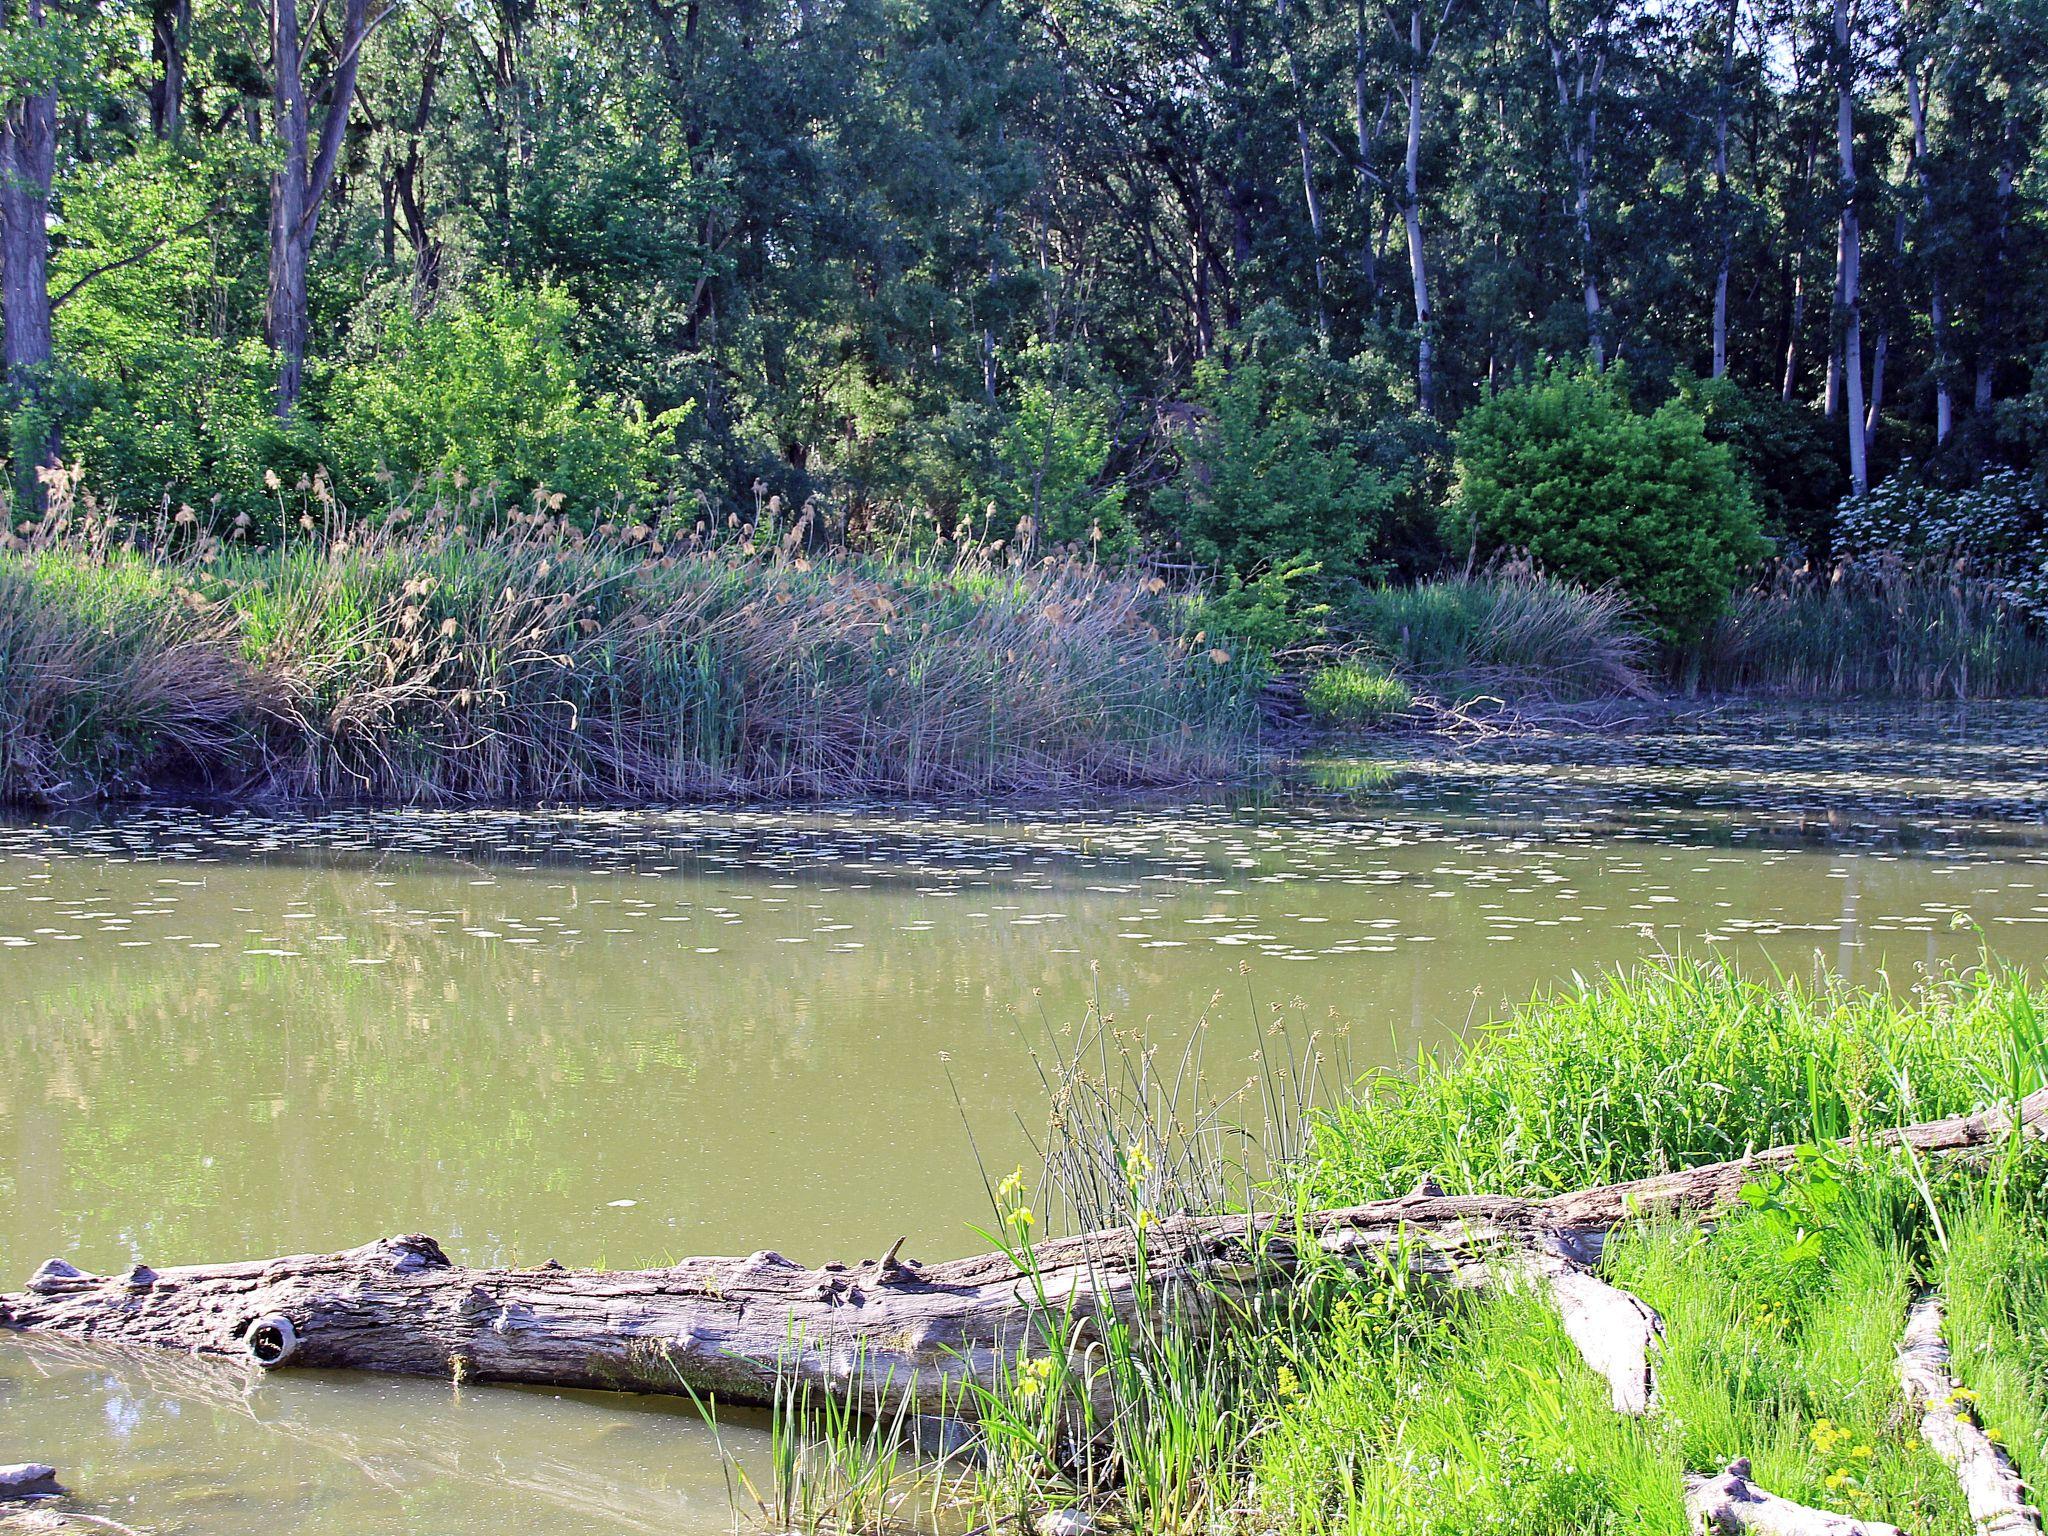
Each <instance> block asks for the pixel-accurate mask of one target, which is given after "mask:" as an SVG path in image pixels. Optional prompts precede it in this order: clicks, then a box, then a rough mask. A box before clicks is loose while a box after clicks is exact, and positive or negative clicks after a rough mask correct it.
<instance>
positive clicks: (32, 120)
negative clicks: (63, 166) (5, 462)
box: [0, 0, 57, 501]
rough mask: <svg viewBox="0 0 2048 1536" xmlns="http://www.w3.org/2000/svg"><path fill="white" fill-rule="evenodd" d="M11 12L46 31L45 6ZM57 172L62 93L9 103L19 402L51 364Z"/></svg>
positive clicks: (3, 230) (23, 468) (6, 241)
mask: <svg viewBox="0 0 2048 1536" xmlns="http://www.w3.org/2000/svg"><path fill="white" fill-rule="evenodd" d="M25 9H26V13H25V15H24V13H23V6H22V4H21V0H14V3H13V4H11V5H8V6H6V8H5V10H4V12H0V15H4V16H5V19H6V22H7V24H8V26H9V27H10V29H11V28H14V27H18V26H20V25H21V24H22V22H23V21H24V20H25V21H26V22H27V27H28V29H29V30H31V31H35V32H40V31H41V30H42V28H43V5H42V0H27V5H26V8H25ZM56 171H57V93H56V91H55V89H54V88H52V89H49V90H43V91H36V92H32V93H29V94H25V95H22V96H18V97H16V98H15V99H13V100H12V101H9V102H8V103H6V116H5V119H4V120H0V320H4V323H5V327H6V336H5V359H6V373H7V388H8V392H9V393H10V394H11V395H13V396H14V397H15V399H16V400H18V401H25V400H29V399H32V398H34V397H35V395H36V394H37V393H38V391H40V390H41V388H42V387H43V382H44V375H45V374H46V373H47V372H48V370H49V366H50V356H51V351H50V278H49V269H50V230H49V214H50V182H51V180H52V178H53V177H54V176H55V175H56ZM54 441H55V439H54V436H53V437H52V439H51V440H50V441H49V442H46V443H45V444H44V445H43V447H42V449H41V451H39V452H38V454H37V461H38V464H40V463H43V462H47V460H48V458H49V457H50V455H51V454H52V453H54V451H55V449H54ZM36 467H37V466H36V465H28V464H23V465H17V466H16V471H17V474H18V475H19V476H20V485H19V488H18V489H19V491H20V493H21V494H22V496H23V497H24V498H25V500H27V501H33V500H35V497H36V481H35V478H34V470H35V468H36Z"/></svg>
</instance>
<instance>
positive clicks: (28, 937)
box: [0, 709, 2048, 1536]
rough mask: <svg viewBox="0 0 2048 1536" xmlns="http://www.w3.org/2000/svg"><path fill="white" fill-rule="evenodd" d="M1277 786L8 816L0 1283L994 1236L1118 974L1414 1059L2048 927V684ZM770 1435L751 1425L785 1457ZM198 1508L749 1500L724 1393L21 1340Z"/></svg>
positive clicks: (104, 1506) (249, 1522) (316, 1514)
mask: <svg viewBox="0 0 2048 1536" xmlns="http://www.w3.org/2000/svg"><path fill="white" fill-rule="evenodd" d="M1307 777H1308V780H1309V784H1308V787H1306V788H1301V789H1297V790H1294V791H1291V792H1288V793H1284V794H1277V795H1272V796H1268V797H1266V798H1265V799H1264V800H1263V801H1262V802H1260V803H1254V804H1238V805H1231V804H1226V803H1220V802H1219V803H1205V804H1197V805H1179V806H1157V805H1155V806H1141V807H1124V808H1118V809H1110V810H1103V811H1091V810H1085V809H1082V810H1077V809H1071V808H1062V809H1059V810H1057V811H1052V812H1048V811H1042V810H1041V811H1020V812H1009V813H997V812H975V813H964V812H953V813H921V814H915V815H906V814H904V813H902V812H900V811H894V812H892V811H875V812H854V811H849V812H845V813H835V814H793V813H790V812H785V811H765V810H764V811H743V812H731V811H677V812H662V813H644V814H609V813H607V814H602V815H591V814H548V813H525V814H509V813H479V814H463V815H457V814H441V813H405V812H386V813H373V812H351V813H342V814H334V815H325V816H318V817H308V818H275V819H273V818H266V817H257V816H241V815H232V816H219V815H207V814H202V813H197V812H188V811H161V810H157V811H150V812H147V813H137V814H131V815H126V816H122V817H118V818H114V819H111V820H108V821H103V822H98V823H93V824H85V825H76V826H65V825H58V824H49V823H45V824H17V825H14V826H10V827H0V1021H4V1022H0V1277H4V1279H5V1282H6V1283H7V1284H9V1285H13V1284H18V1283H19V1282H20V1280H22V1279H24V1278H26V1276H27V1274H28V1272H29V1271H30V1270H31V1269H32V1268H33V1267H34V1266H35V1265H36V1264H37V1263H38V1262H40V1261H41V1260H42V1259H43V1258H45V1257H47V1256H49V1255H51V1254H55V1253H61V1254H64V1255H67V1256H69V1257H71V1258H73V1259H74V1260H75V1261H77V1262H80V1263H83V1264H85V1265H86V1266H87V1267H92V1268H100V1269H106V1268H110V1267H118V1266H123V1265H126V1264H127V1263H130V1262H132V1261H135V1260H138V1259H143V1260H147V1261H149V1262H151V1263H154V1264H170V1263H179V1262H190V1261H197V1260H207V1259H223V1258H231V1257H242V1256H251V1255H258V1254H268V1253H273V1252H292V1251H304V1250H307V1249H318V1248H328V1247H338V1246H347V1245H352V1244H355V1243H358V1242H362V1241H365V1240H367V1239H369V1238H371V1237H374V1236H377V1235H379V1234H381V1233H386V1232H390V1231H396V1230H407V1231H424V1232H428V1233H431V1234H433V1235H435V1236H437V1237H439V1238H440V1239H441V1240H442V1242H443V1243H444V1245H445V1246H446V1247H447V1248H448V1250H449V1251H450V1253H451V1254H453V1255H455V1256H456V1257H458V1258H459V1259H461V1260H465V1261H470V1262H478V1263H486V1262H521V1263H534V1262H538V1261H540V1260H541V1259H543V1258H547V1257H550V1256H552V1257H555V1258H558V1259H560V1260H562V1261H563V1262H565V1263H570V1264H608V1265H614V1266H629V1265H644V1264H656V1263H661V1262H663V1261H665V1260H667V1259H668V1258H670V1257H672V1256H676V1255H681V1254H685V1253H696V1252H724V1253H745V1252H748V1251H750V1250H752V1249H755V1248H760V1247H767V1246H773V1247H777V1248H780V1249H783V1250H785V1251H787V1252H790V1253H792V1254H794V1255H796V1256H799V1257H802V1258H805V1259H807V1260H813V1261H815V1260H821V1259H824V1258H828V1257H842V1258H855V1257H859V1256H861V1255H864V1254H871V1253H874V1252H877V1251H879V1250H880V1249H881V1248H882V1247H884V1246H885V1245H886V1244H887V1243H888V1242H889V1241H890V1240H891V1239H893V1238H894V1237H895V1236H897V1235H898V1234H899V1233H906V1234H909V1235H910V1236H911V1238H912V1243H911V1251H912V1252H914V1253H917V1254H919V1255H920V1256H922V1257H926V1258H933V1257H940V1256H944V1255H946V1254H948V1253H956V1252H964V1251H967V1250H969V1249H971V1248H974V1247H977V1246H981V1245H980V1244H979V1243H978V1241H977V1240H976V1238H975V1237H974V1236H973V1234H972V1232H971V1230H970V1227H971V1225H972V1224H974V1223H977V1222H981V1221H983V1220H984V1219H985V1212H986V1202H985V1197H984V1196H983V1195H982V1193H981V1185H980V1182H979V1177H978V1175H977V1173H976V1170H975V1165H974V1161H973V1158H972V1156H971V1155H970V1152H969V1147H968V1135H967V1130H966V1127H967V1126H972V1128H973V1131H974V1134H975V1136H976V1138H977V1139H978V1141H979V1143H980V1145H981V1148H982V1152H983V1154H984V1156H985V1157H986V1159H987V1160H988V1161H989V1162H990V1163H991V1164H994V1165H996V1166H998V1167H999V1168H1000V1169H1007V1167H1008V1166H1009V1164H1010V1163H1012V1162H1014V1161H1016V1160H1017V1158H1018V1156H1019V1155H1020V1149H1021V1147H1022V1145H1023V1134H1024V1132H1023V1129H1022V1128H1021V1127H1023V1126H1029V1127H1032V1128H1035V1127H1036V1125H1037V1124H1038V1123H1039V1120H1040V1117H1041V1113H1042V1106H1041V1100H1040V1091H1039V1087H1038V1079H1037V1076H1036V1074H1035V1073H1034V1072H1033V1070H1032V1068H1031V1064H1030V1059H1029V1055H1028V1050H1029V1047H1030V1045H1031V1044H1032V1042H1034V1041H1036V1040H1040V1039H1042V1038H1043V1032H1044V1030H1045V1029H1046V1028H1047V1027H1048V1026H1050V1027H1054V1028H1057V1027H1058V1026H1059V1025H1060V1024H1061V1023H1063V1022H1065V1021H1068V1020H1071V1019H1074V1018H1077V1017H1079V1016H1080V1015H1081V1014H1082V1012H1083V1011H1084V1010H1085V1009H1086V1007H1087V1006H1088V1004H1089V1001H1090V999H1091V998H1092V999H1096V1000H1098V1002H1099V1006H1100V1007H1102V1008H1103V1009H1104V1010H1106V1011H1108V1012H1110V1013H1112V1014H1114V1015H1115V1016H1116V1019H1117V1021H1118V1023H1119V1024H1121V1025H1125V1026H1136V1027H1142V1028H1143V1029H1144V1030H1145V1031H1146V1033H1147V1035H1148V1036H1149V1037H1150V1038H1152V1039H1154V1040H1158V1041H1161V1042H1163V1043H1169V1044H1175V1043H1178V1042H1179V1041H1181V1040H1183V1039H1184V1038H1185V1037H1186V1034H1187V1032H1188V1031H1189V1030H1190V1029H1192V1028H1193V1027H1195V1025H1196V1023H1197V1021H1200V1020H1204V1019H1206V1020H1207V1021H1208V1040H1207V1045H1206V1056H1207V1061H1208V1064H1209V1068H1210V1072H1211V1075H1212V1077H1213V1078H1214V1079H1215V1080H1216V1081H1218V1082H1227V1081H1231V1080H1234V1079H1235V1077H1236V1076H1238V1075H1240V1074H1243V1073H1245V1072H1247V1071H1249V1070H1250V1062H1251V1053H1252V1052H1253V1051H1254V1050H1255V1049H1257V1047H1258V1044H1259V1042H1260V1041H1261V1039H1262V1038H1265V1033H1264V1032H1265V1026H1266V1025H1267V1024H1268V1023H1269V1022H1270V1021H1271V1020H1272V1018H1273V1017H1274V1015H1275V1011H1276V1010H1277V1012H1278V1014H1279V1016H1280V1017H1281V1018H1283V1019H1285V1020H1288V1021H1290V1023H1291V1024H1292V1026H1293V1027H1294V1028H1295V1029H1296V1030H1297V1031H1298V1032H1301V1033H1306V1032H1307V1031H1308V1030H1309V1029H1311V1028H1321V1029H1325V1030H1343V1031H1345V1040H1344V1044H1343V1047H1342V1049H1343V1050H1344V1051H1345V1052H1347V1053H1348V1055H1349V1057H1350V1058H1351V1060H1352V1062H1353V1064H1354V1065H1357V1066H1364V1065H1368V1064H1371V1063H1373V1062H1378V1061H1388V1060H1392V1059H1395V1058H1397V1057H1403V1056H1408V1055H1412V1054H1413V1053H1414V1052H1415V1051H1416V1050H1418V1049H1422V1048H1425V1047H1427V1046H1429V1045H1431V1044H1433V1043H1437V1042H1441V1041H1442V1040H1444V1039H1445V1038H1447V1037H1448V1036H1450V1035H1452V1034H1454V1033H1455V1032H1456V1031H1458V1030H1459V1029H1461V1028H1462V1027H1464V1026H1465V1024H1466V1023H1467V1022H1468V1021H1469V1020H1470V1019H1471V1018H1472V1017H1474V1016H1475V1015H1480V1014H1484V1013H1485V1012H1487V1011H1489V1010H1491V1009H1493V1008H1495V1007H1497V1006H1499V1005H1500V1004H1502V1003H1503V1002H1506V1001H1511V1000H1513V999H1514V998H1516V997H1519V996H1522V995H1524V994H1526V993H1528V992H1529V991H1530V990H1531V989H1532V988H1535V987H1538V986H1541V985H1545V984H1549V983H1553V982H1557V981H1559V980H1562V979H1565V978H1568V977H1569V976H1570V975H1571V973H1573V972H1574V971H1579V972H1585V971H1591V970H1593V969H1595V968H1598V967H1600V966H1603V965H1608V964H1611V963H1616V962H1621V961H1624V960H1626V959H1628V958H1630V957H1632V956H1637V955H1641V954H1643V953H1645V952H1646V951H1650V950H1654V949H1656V948H1659V947H1674V946H1680V945H1683V946H1684V947H1687V948H1690V949H1694V950H1700V949H1709V948H1711V949H1719V950H1722V951H1725V952H1727V953H1730V954H1732V955H1735V956H1738V957H1740V958H1744V959H1749V960H1759V959H1764V958H1768V959H1770V960H1771V961H1773V962H1774V963H1777V964H1779V965H1782V966H1786V967H1791V968H1805V967H1809V966H1811V965H1812V964H1813V963H1815V960H1816V958H1818V960H1820V961H1824V962H1825V963H1827V964H1829V965H1832V966H1835V967H1837V968H1839V969H1841V970H1843V971H1846V972H1847V973H1849V974H1850V975H1852V976H1854V977H1856V978H1858V979H1862V980H1873V979H1875V978H1877V977H1878V976H1879V974H1880V973H1881V972H1884V971H1889V972H1890V973H1891V974H1893V975H1895V976H1899V975H1905V974H1907V973H1909V972H1910V971H1911V969H1912V967H1913V966H1915V965H1917V964H1922V963H1927V962H1930V961H1933V960H1936V959H1939V958H1941V957H1944V956H1951V955H1959V954H1966V953H1968V952H1969V951H1970V950H1971V949H1972V948H1973V946H1974V944H1975V942H1976V941H1975V939H1974V938H1973V937H1972V936H1971V935H1970V934H1969V933H1967V932H1959V931H1957V929H1956V928H1955V926H1954V923H1953V918H1954V915H1955V914H1956V913H1958V912H1966V913H1968V914H1970V916H1971V917H1972V918H1974V919H1975V921H1976V922H1977V923H1978V924H1979V925H1981V927H1982V930H1983V931H1984V933H1985V934H1986V935H1987V936H1988V938H1989V941H1990V942H1991V943H1992V944H1993V945H1994V946H1995V947H1996V948H1998V949H1999V950H2000V951H2001V952H2002V953H2004V954H2006V955H2008V956H2010V957H2012V958H2014V959H2019V960H2026V961H2029V962H2038V961H2039V960H2040V958H2041V957H2042V954H2043V950H2044V946H2048V827H2044V818H2048V715H2044V714H2043V713H2042V712H2040V711H2038V710H2025V709H2001V710H1992V711H1979V712H1977V713H1975V714H1973V715H1970V716H1960V717H1959V716H1953V715H1946V714H1938V713H1937V714H1931V715H1917V716H1910V717H1901V716H1892V715H1881V714H1857V713H1850V714H1833V715H1811V716H1806V717H1775V716H1773V717H1737V718H1734V719H1723V720H1718V721H1716V722H1713V723H1710V724H1709V725H1707V726H1706V727H1703V728H1680V729H1673V730H1667V731H1665V732H1661V733H1659V734H1657V735H1655V736H1651V737H1642V738H1635V739H1629V740H1623V739H1620V738H1611V737H1598V738H1579V739H1576V740H1567V741H1561V742H1556V743H1542V742H1537V743H1529V742H1521V743H1513V744H1509V743H1500V744H1494V745H1490V746H1489V745H1485V744H1481V745H1479V746H1475V747H1472V748H1470V749H1468V750H1465V751H1462V752H1458V753H1453V754H1447V755H1441V756H1436V757H1434V758H1433V760H1432V761H1430V762H1428V763H1426V764H1420V765H1417V764H1407V765H1397V766H1394V767H1392V768H1389V766H1388V765H1384V764H1366V765H1361V764H1359V763H1357V762H1333V763H1327V764H1322V765H1319V766H1318V767H1316V768H1315V769H1313V770H1312V771H1311V772H1310V773H1309V774H1308V776H1307ZM748 1440H749V1436H748V1434H747V1432H746V1431H744V1430H741V1431H739V1432H738V1433H737V1435H736V1442H737V1443H738V1444H739V1445H740V1446H741V1447H742V1449H746V1448H747V1446H748ZM29 1458H34V1459H39V1460H49V1461H54V1462H56V1463H58V1464H59V1465H60V1467H61V1468H62V1469H63V1470H64V1472H65V1474H66V1480H67V1481H68V1482H70V1483H71V1484H72V1485H73V1486H74V1487H76V1488H77V1489H79V1490H80V1491H81V1492H82V1493H83V1494H85V1495H86V1498H85V1503H84V1506H83V1507H86V1508H88V1509H96V1510H99V1511H101V1512H102V1513H105V1514H108V1515H111V1516H113V1517H115V1518H117V1519H120V1520H124V1521H127V1522H129V1523H131V1524H139V1525H144V1526H147V1527H149V1528H151V1529H155V1530H160V1531H165V1532H171V1531H192V1532H218V1533H223V1536H228V1533H242V1532H251V1533H253V1532H259V1531H260V1532H275V1531H280V1530H292V1531H303V1532H311V1533H323V1536H324V1533H330V1532H331V1533H337V1536H338V1533H343V1532H351V1533H352V1532H358V1531H363V1530H382V1529H397V1528H399V1527H400V1526H401V1524H402V1525H403V1526H404V1528H406V1529H408V1530H413V1531H421V1532H450V1533H457V1532H460V1533H469V1532H499V1531H514V1530H519V1531H523V1530H541V1529H555V1528H564V1529H567V1528H572V1527H573V1528H574V1529H577V1530H579V1531H591V1532H608V1531H657V1530H658V1531H674V1532H684V1533H689V1532H700V1531H702V1532H709V1531H714V1530H724V1529H725V1528H726V1526H727V1512H726V1510H727V1506H726V1500H725V1493H724V1481H723V1479H722V1477H721V1476H720V1475H719V1472H718V1469H717V1466H716V1461H715V1458H714V1456H713V1455H712V1452H711V1449H710V1447H709V1445H708V1444H707V1437H706V1436H705V1434H704V1433H703V1432H702V1430H701V1429H700V1428H699V1427H698V1426H697V1424H696V1423H695V1420H694V1417H693V1415H691V1414H690V1413H689V1412H688V1411H687V1410H686V1409H685V1410H683V1411H680V1412H679V1411H677V1410H676V1409H675V1408H674V1407H673V1405H666V1404H661V1403H656V1402H650V1401H646V1400H628V1399H613V1398H602V1397H584V1396H576V1397H561V1396H556V1395H553V1394H543V1393H534V1392H522V1391H513V1390H505V1389H474V1388H471V1389H463V1390H457V1389H455V1388H452V1387H450V1386H448V1385H447V1384H444V1383H421V1382H402V1381H380V1380H374V1379H363V1378H342V1377H319V1376H314V1375H308V1374H297V1375H294V1374H291V1373H285V1374H282V1375H280V1376H278V1377H275V1378H269V1379H265V1380H262V1381H260V1382H251V1381H249V1380H246V1379H245V1378H244V1376H243V1374H242V1373H241V1372H240V1371H239V1370H236V1369H231V1368H225V1367H220V1366H215V1365H210V1364H205V1363H200V1362H194V1361H189V1360H183V1359H176V1358H156V1357H152V1358H124V1357H118V1356H114V1355H110V1354H107V1353H104V1352H94V1351H81V1350H79V1349H77V1348H75V1347H74V1348H64V1349H53V1348H50V1347H46V1346H40V1345H29V1344H25V1343H22V1342H20V1341H5V1340H0V1461H10V1460H20V1459H29Z"/></svg>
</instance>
